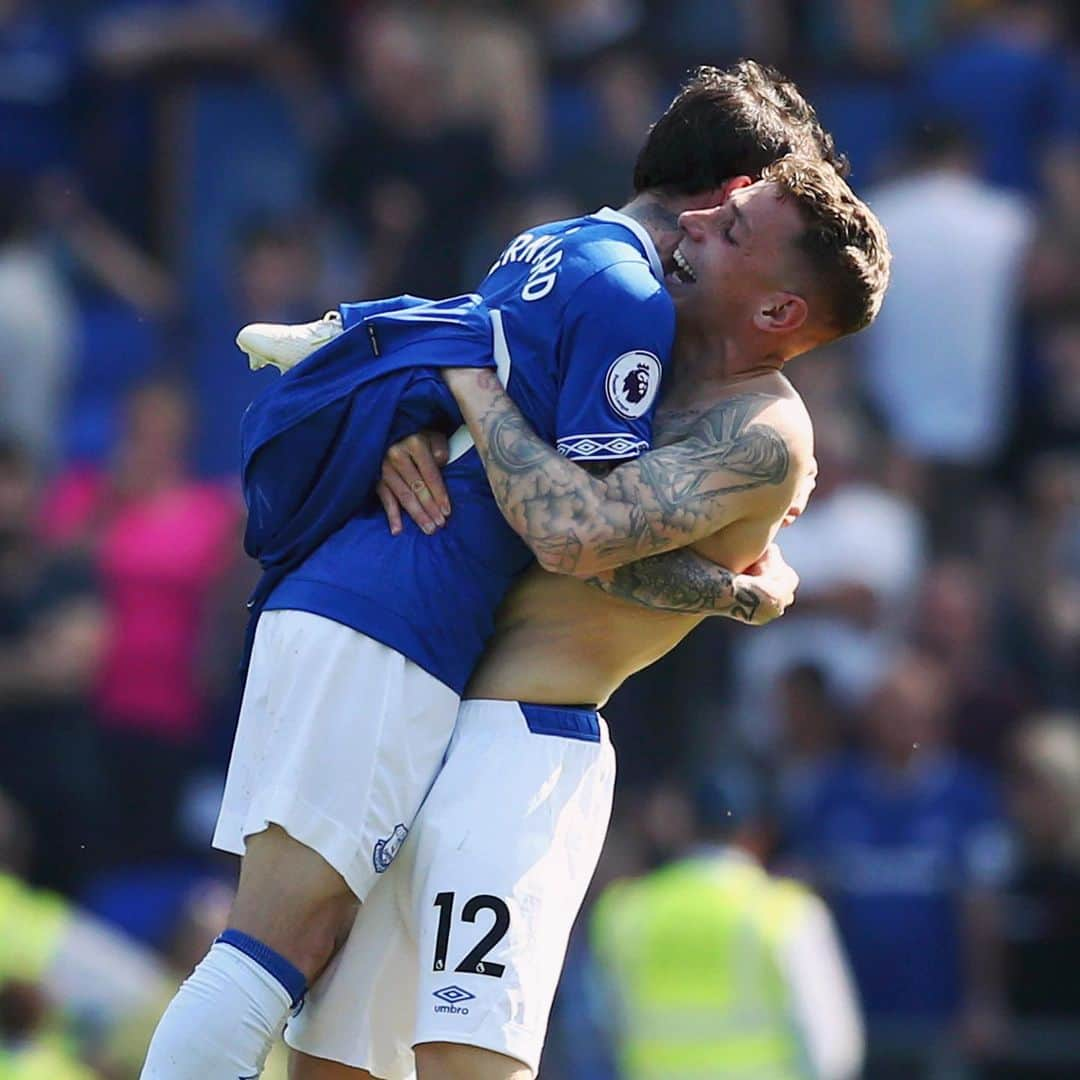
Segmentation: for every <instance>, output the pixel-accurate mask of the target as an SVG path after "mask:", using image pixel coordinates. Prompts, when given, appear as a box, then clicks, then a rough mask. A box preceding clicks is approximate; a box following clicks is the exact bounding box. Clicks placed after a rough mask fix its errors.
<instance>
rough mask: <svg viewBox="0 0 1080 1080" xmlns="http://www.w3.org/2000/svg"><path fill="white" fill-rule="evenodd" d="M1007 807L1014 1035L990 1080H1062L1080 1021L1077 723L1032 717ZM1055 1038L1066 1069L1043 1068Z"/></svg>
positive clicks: (1070, 1067)
mask: <svg viewBox="0 0 1080 1080" xmlns="http://www.w3.org/2000/svg"><path fill="white" fill-rule="evenodd" d="M1009 802H1010V806H1011V810H1012V817H1013V820H1014V821H1015V823H1016V827H1017V832H1018V837H1017V839H1018V841H1019V851H1018V859H1017V865H1016V868H1015V870H1014V872H1013V874H1012V876H1011V879H1010V882H1009V887H1008V890H1007V892H1006V895H1005V918H1004V924H1003V925H1004V934H1005V945H1006V949H1005V972H1006V989H1007V993H1008V1000H1009V1006H1010V1009H1011V1012H1012V1017H1013V1021H1014V1025H1015V1031H1016V1035H1015V1037H1014V1038H1013V1039H1011V1040H1010V1044H1009V1052H1008V1053H1007V1055H1006V1057H1007V1059H1008V1061H1009V1062H1010V1064H1009V1065H1007V1066H1006V1065H1002V1066H1001V1067H999V1068H998V1069H995V1070H994V1071H993V1073H992V1075H993V1076H994V1077H1002V1078H1004V1077H1019V1076H1023V1077H1025V1080H1066V1077H1072V1076H1075V1075H1076V1068H1077V1066H1078V1065H1080V1042H1078V1041H1077V1040H1076V1039H1075V1038H1070V1037H1069V1036H1070V1034H1072V1035H1074V1034H1075V1031H1076V1027H1075V1025H1076V1017H1077V1016H1078V1015H1080V983H1078V982H1077V980H1076V979H1075V978H1074V975H1075V973H1076V971H1077V970H1078V968H1080V717H1077V716H1076V715H1069V714H1066V713H1061V714H1057V715H1051V714H1047V715H1043V716H1035V717H1032V718H1031V719H1030V721H1029V722H1028V723H1027V724H1025V726H1024V727H1023V728H1022V729H1021V730H1020V731H1019V732H1018V733H1017V736H1016V739H1015V741H1014V744H1013V755H1012V763H1011V766H1010V769H1009ZM1055 1023H1056V1027H1054V1026H1053V1025H1054V1024H1055ZM1040 1035H1041V1038H1040ZM1055 1037H1056V1040H1057V1042H1058V1043H1064V1044H1065V1045H1066V1046H1068V1045H1071V1046H1072V1049H1073V1054H1072V1056H1071V1063H1070V1064H1065V1063H1062V1064H1061V1065H1053V1064H1051V1063H1049V1062H1048V1061H1047V1060H1046V1059H1047V1057H1048V1056H1049V1055H1048V1050H1049V1051H1052V1050H1053V1049H1054V1040H1055Z"/></svg>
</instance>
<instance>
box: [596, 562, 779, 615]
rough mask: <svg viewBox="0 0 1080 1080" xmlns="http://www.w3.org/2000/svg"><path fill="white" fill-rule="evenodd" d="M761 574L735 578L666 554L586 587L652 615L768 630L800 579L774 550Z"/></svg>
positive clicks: (706, 564)
mask: <svg viewBox="0 0 1080 1080" xmlns="http://www.w3.org/2000/svg"><path fill="white" fill-rule="evenodd" d="M757 571H758V572H757V573H753V574H734V573H732V572H731V571H730V570H728V569H726V568H724V567H723V566H717V565H716V563H714V562H712V561H710V560H709V559H706V558H705V557H704V556H702V555H699V554H698V553H697V552H696V551H690V550H682V551H668V552H665V553H664V554H663V555H653V556H652V557H651V558H648V559H641V560H639V561H638V562H635V563H628V564H627V565H626V566H620V567H618V568H617V569H615V570H607V571H605V572H604V573H603V574H600V575H598V576H596V577H591V578H586V579H585V580H586V582H587V583H588V584H589V585H592V586H594V587H595V588H598V589H601V590H602V591H603V592H606V593H607V594H608V595H609V596H617V597H619V599H621V600H627V601H629V602H630V603H632V604H639V605H641V606H642V607H647V608H652V609H653V610H654V611H672V612H679V613H681V614H686V615H720V616H723V617H724V618H728V619H736V620H737V621H739V622H745V623H749V624H751V625H752V626H764V625H765V624H766V623H769V622H772V620H773V619H778V618H779V617H780V616H781V615H783V614H784V612H785V611H786V610H787V608H788V607H789V606H790V604H791V603H792V601H793V600H794V599H795V589H796V588H797V587H798V584H799V577H798V575H797V574H796V573H795V571H794V570H792V569H791V567H790V566H788V565H787V563H786V562H784V559H783V556H782V555H781V554H780V549H779V548H778V547H776V546H775V545H770V547H769V550H768V552H767V553H766V555H765V557H764V558H763V559H762V560H761V561H760V563H759V564H758V567H757Z"/></svg>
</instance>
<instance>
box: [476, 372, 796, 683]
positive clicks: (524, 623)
mask: <svg viewBox="0 0 1080 1080" xmlns="http://www.w3.org/2000/svg"><path fill="white" fill-rule="evenodd" d="M751 396H752V397H754V398H755V399H756V401H755V409H756V410H757V412H756V416H755V420H754V423H762V424H767V425H769V426H770V428H771V429H772V430H775V431H777V432H779V433H780V434H781V435H782V438H783V442H784V444H785V446H786V448H787V451H788V454H789V458H790V463H791V464H790V467H789V468H788V469H787V473H786V475H785V477H784V479H783V481H782V482H781V483H778V484H776V485H773V486H772V489H771V490H767V491H766V492H765V494H764V495H763V494H762V490H761V489H755V490H753V491H752V492H751V491H748V493H747V499H746V512H745V514H743V515H742V516H740V517H739V518H738V519H737V520H735V521H732V522H730V523H727V524H724V525H723V526H722V527H721V528H719V529H718V530H717V531H716V532H715V533H713V534H712V535H710V536H708V537H706V538H705V539H704V540H701V541H699V542H698V543H696V544H694V545H693V550H695V551H697V552H698V553H700V554H701V555H704V556H705V557H706V558H708V559H710V560H711V561H713V562H715V563H717V564H718V565H722V566H726V567H728V568H729V569H731V570H735V571H741V570H743V569H745V568H746V567H748V566H750V565H751V564H752V563H754V562H755V561H756V560H757V559H758V558H760V557H761V555H762V554H763V552H764V550H765V548H766V547H767V546H768V544H769V543H770V541H771V540H772V539H773V537H774V536H775V534H776V532H777V530H778V529H779V528H780V525H781V522H782V521H783V518H784V515H785V513H786V512H787V510H788V508H789V507H790V506H791V504H792V502H793V500H794V498H795V495H796V493H797V491H798V488H799V486H800V484H801V483H802V482H803V481H804V479H805V477H806V475H807V472H808V470H809V468H810V463H811V461H812V459H813V445H812V444H813V432H812V428H811V425H810V418H809V416H808V414H807V413H806V409H805V407H804V406H803V403H802V401H801V399H800V398H799V396H798V394H796V393H795V391H794V389H793V388H792V387H791V385H790V384H789V383H788V382H787V380H786V379H784V378H783V377H782V376H780V375H779V374H773V373H770V374H767V375H762V376H759V377H757V378H755V379H753V380H747V381H744V382H740V383H738V384H733V385H730V386H728V387H725V388H723V389H722V390H720V391H717V392H715V393H713V394H712V395H710V396H709V397H708V398H707V399H705V398H702V399H701V400H698V401H695V402H694V403H693V405H692V406H690V407H688V408H669V409H666V410H665V409H662V410H661V411H660V412H659V413H658V415H657V418H656V435H657V438H656V442H657V446H660V447H663V446H672V445H676V444H678V443H680V442H682V441H683V440H686V439H689V438H693V437H694V435H693V433H694V431H695V428H696V426H697V425H699V424H700V423H701V422H703V421H704V420H706V419H707V418H710V417H715V416H717V415H718V414H719V412H720V410H721V407H723V411H724V413H725V415H727V414H730V411H731V407H732V405H733V403H735V402H736V400H742V399H746V398H748V397H751ZM763 397H764V398H766V399H768V400H767V401H766V402H764V407H763V402H762V400H761V399H762V398H763ZM704 617H705V616H704V615H701V614H692V615H690V614H683V613H678V612H672V611H659V610H650V609H649V608H645V607H642V606H640V605H638V604H635V603H631V602H630V601H628V600H624V599H621V598H619V597H618V596H615V595H611V594H609V593H608V592H605V591H603V590H601V589H600V588H597V587H596V585H595V584H592V583H588V582H586V581H582V580H579V579H577V578H574V577H570V576H568V575H564V574H551V573H548V572H547V571H545V570H542V569H540V568H539V567H534V568H532V569H531V570H529V571H528V572H527V573H526V574H525V575H524V577H523V578H522V579H521V580H520V581H519V582H518V584H517V585H516V586H515V587H514V589H513V590H512V591H511V592H510V594H509V596H508V597H507V598H506V600H505V601H504V602H503V605H502V608H501V609H500V611H499V615H498V620H497V624H496V630H495V636H494V638H493V639H492V641H491V643H490V644H489V645H488V649H487V652H486V653H485V654H484V657H483V658H482V659H481V661H480V664H479V666H478V667H477V670H476V672H475V673H474V675H473V678H472V681H471V682H470V684H469V688H468V691H467V696H468V697H474V698H475V697H482V698H497V699H505V700H518V701H534V702H538V703H548V704H602V703H603V702H604V701H606V700H607V698H608V697H609V696H610V695H611V693H612V692H613V691H614V690H615V689H616V688H617V687H618V686H619V685H620V684H621V683H622V682H624V681H625V680H626V679H627V678H628V677H629V676H630V675H632V674H633V673H634V672H636V671H640V670H641V669H642V668H644V667H647V666H648V665H649V664H651V663H653V662H655V661H656V660H658V659H659V658H660V657H661V656H663V655H664V654H665V653H667V652H669V651H670V650H671V649H672V648H674V647H675V645H677V644H678V643H679V642H680V641H681V640H682V639H683V638H684V637H686V635H687V634H689V633H690V631H691V630H693V628H694V627H695V626H697V625H698V623H700V622H701V621H702V619H703V618H704Z"/></svg>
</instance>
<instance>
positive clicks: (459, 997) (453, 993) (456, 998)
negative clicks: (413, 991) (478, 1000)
mask: <svg viewBox="0 0 1080 1080" xmlns="http://www.w3.org/2000/svg"><path fill="white" fill-rule="evenodd" d="M431 996H432V997H437V998H438V999H439V1000H440V1001H441V1002H443V1004H442V1005H436V1006H435V1011H436V1012H437V1013H456V1014H458V1015H461V1016H468V1015H469V1010H468V1009H467V1008H466V1007H464V1006H463V1004H462V1003H463V1002H465V1001H472V1000H473V999H474V998H475V997H476V995H475V994H470V993H469V991H468V990H462V989H461V987H460V986H444V987H443V988H442V989H441V990H436V991H435V992H434V993H433V994H432V995H431Z"/></svg>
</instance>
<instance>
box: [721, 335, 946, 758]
mask: <svg viewBox="0 0 1080 1080" xmlns="http://www.w3.org/2000/svg"><path fill="white" fill-rule="evenodd" d="M852 382H853V374H852V371H851V369H850V355H849V354H848V352H847V351H846V350H844V349H833V350H830V351H826V350H821V351H820V352H818V353H816V354H815V355H813V356H811V357H809V358H807V361H806V364H805V365H804V367H803V368H802V369H801V370H800V371H799V372H798V377H797V385H798V386H799V389H800V392H801V393H802V394H803V396H804V398H805V400H806V402H807V405H808V407H809V409H810V411H811V414H812V415H813V416H814V418H815V424H816V447H815V452H816V454H817V459H818V465H819V472H818V481H817V488H816V490H815V492H814V495H813V497H812V498H811V500H810V505H809V506H808V507H807V509H806V512H805V513H804V514H803V515H802V517H800V518H799V520H798V521H797V522H795V524H794V525H793V526H792V527H791V528H788V529H786V530H784V532H783V534H782V535H781V537H780V541H781V543H782V546H783V548H784V552H785V555H786V557H787V558H788V559H789V560H790V561H791V563H792V565H793V566H796V567H798V570H799V576H800V578H801V585H800V587H799V602H798V604H797V605H796V606H795V608H794V610H793V611H792V612H791V614H790V615H789V616H788V617H786V618H784V619H781V620H779V621H778V622H776V623H774V624H773V625H772V626H769V627H766V628H765V629H764V630H763V631H762V632H761V633H760V634H748V635H738V637H737V639H736V656H735V662H734V665H733V667H734V677H735V679H736V684H737V687H738V724H739V727H740V729H741V732H742V734H743V736H744V738H746V739H748V740H750V741H751V742H752V743H753V744H754V745H758V746H761V745H763V744H770V743H771V742H772V741H773V740H774V739H775V736H776V727H777V721H776V716H775V701H774V700H773V693H772V692H773V687H774V686H775V684H776V680H777V678H778V676H779V675H780V674H781V672H783V671H785V670H787V669H789V668H790V667H791V665H793V664H797V663H810V664H813V665H814V666H815V667H818V668H819V669H820V670H821V671H822V673H823V674H824V676H825V680H826V682H827V684H828V686H829V689H830V694H831V695H833V696H834V697H835V698H836V699H837V701H838V702H839V703H840V704H841V705H842V706H844V707H847V706H852V705H856V704H858V703H860V702H861V701H862V700H863V699H864V698H865V697H866V695H867V694H868V693H869V691H870V690H871V688H872V687H873V686H874V685H875V684H876V682H877V681H878V679H879V678H880V677H881V675H882V673H883V671H884V670H885V668H886V666H887V665H888V663H889V661H890V657H891V655H892V653H893V652H894V650H895V648H896V645H897V642H898V640H899V638H900V635H901V633H902V632H903V630H904V629H905V627H906V625H907V622H908V615H909V613H910V608H911V605H912V602H913V599H914V595H915V592H916V590H917V588H918V582H919V575H920V574H921V573H922V571H923V567H924V563H925V558H926V552H925V537H924V524H923V521H922V519H921V517H920V515H919V513H918V509H917V507H916V506H915V505H914V504H913V503H912V502H911V500H910V499H909V498H907V497H906V496H905V495H904V494H903V492H902V490H899V485H897V484H896V483H895V482H894V478H893V473H894V472H895V471H896V470H895V468H894V466H895V462H894V460H893V459H894V457H895V454H894V452H893V451H892V450H891V449H890V447H889V446H888V445H887V444H885V443H884V442H883V441H882V440H881V439H880V438H878V437H876V436H875V435H874V433H873V432H872V431H871V430H870V428H869V425H868V424H867V422H866V420H865V417H864V416H863V415H862V414H861V413H860V410H859V408H858V402H857V400H856V399H855V396H854V393H853V386H852Z"/></svg>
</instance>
